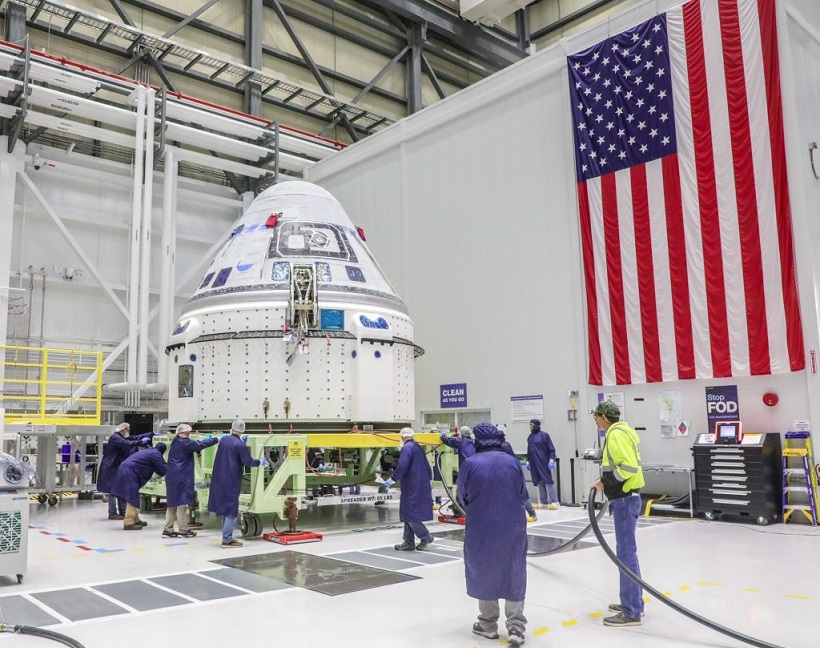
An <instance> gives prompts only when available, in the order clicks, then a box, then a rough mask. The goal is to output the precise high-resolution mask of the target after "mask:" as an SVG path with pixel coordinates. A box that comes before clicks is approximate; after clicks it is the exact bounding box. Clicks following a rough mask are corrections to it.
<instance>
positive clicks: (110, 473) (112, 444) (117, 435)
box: [97, 423, 151, 520]
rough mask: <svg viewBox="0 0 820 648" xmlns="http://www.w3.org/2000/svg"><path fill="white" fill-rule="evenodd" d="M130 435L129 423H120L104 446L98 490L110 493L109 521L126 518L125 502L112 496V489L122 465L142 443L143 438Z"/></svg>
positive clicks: (98, 477)
mask: <svg viewBox="0 0 820 648" xmlns="http://www.w3.org/2000/svg"><path fill="white" fill-rule="evenodd" d="M130 434H131V426H130V425H129V424H128V423H120V424H119V425H118V426H117V429H116V430H114V434H112V435H111V436H110V437H108V440H107V441H106V443H105V445H104V446H103V453H102V455H103V458H102V463H100V472H99V474H98V476H97V490H98V491H99V492H101V493H108V519H109V520H122V519H124V518H125V500H124V499H122V498H120V497H115V496H114V495H112V494H111V489H112V488H113V487H114V480H115V479H116V478H117V469H118V468H119V467H120V464H122V462H123V461H125V460H126V458H127V457H128V455H130V454H131V453H132V452H133V451H134V450H136V449H137V445H138V444H139V442H140V441H141V437H130ZM148 436H151V435H150V434H149V435H148ZM129 437H130V438H129Z"/></svg>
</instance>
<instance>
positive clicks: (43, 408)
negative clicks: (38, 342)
mask: <svg viewBox="0 0 820 648" xmlns="http://www.w3.org/2000/svg"><path fill="white" fill-rule="evenodd" d="M0 349H2V351H3V355H2V359H0V367H2V375H3V379H2V381H0V385H2V390H0V407H3V408H4V409H5V410H6V414H5V421H6V423H31V424H32V425H99V424H100V415H101V409H102V374H103V369H102V352H101V351H88V350H77V349H54V348H40V347H21V346H5V345H0ZM21 357H22V358H24V360H22V361H21ZM32 358H34V359H33V360H32ZM75 358H79V362H75ZM29 374H33V375H34V377H32V378H29ZM20 376H22V377H20ZM75 377H76V378H75ZM83 386H87V387H88V390H89V391H91V395H86V396H76V397H75V396H74V393H73V392H74V391H75V390H77V389H79V388H81V387H83ZM15 388H16V389H15ZM78 403H79V404H81V405H82V406H83V408H84V409H85V408H89V409H91V411H90V412H86V411H82V412H75V413H71V412H69V411H67V410H68V409H69V408H70V407H71V406H72V405H74V404H78Z"/></svg>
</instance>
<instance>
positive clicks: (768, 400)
mask: <svg viewBox="0 0 820 648" xmlns="http://www.w3.org/2000/svg"><path fill="white" fill-rule="evenodd" d="M779 400H780V398H778V396H777V394H775V393H774V392H766V393H765V394H763V402H764V403H765V404H766V405H768V406H769V407H774V406H775V405H777V401H779Z"/></svg>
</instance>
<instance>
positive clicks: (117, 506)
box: [108, 493, 125, 515]
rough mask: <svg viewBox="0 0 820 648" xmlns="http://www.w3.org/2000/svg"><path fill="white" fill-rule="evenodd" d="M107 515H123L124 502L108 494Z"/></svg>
mask: <svg viewBox="0 0 820 648" xmlns="http://www.w3.org/2000/svg"><path fill="white" fill-rule="evenodd" d="M108 515H125V500H124V499H122V498H121V497H114V496H113V495H111V494H110V493H109V494H108Z"/></svg>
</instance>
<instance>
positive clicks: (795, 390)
mask: <svg viewBox="0 0 820 648" xmlns="http://www.w3.org/2000/svg"><path fill="white" fill-rule="evenodd" d="M675 4H678V3H676V2H673V1H672V0H667V1H660V2H652V3H648V4H646V3H645V4H643V5H640V6H638V7H636V8H634V9H631V10H630V11H629V12H627V13H626V14H624V15H621V16H618V17H615V18H612V19H611V20H610V21H608V22H607V23H606V24H602V25H601V26H600V27H597V28H595V29H593V30H590V31H589V32H586V33H584V34H581V35H579V36H578V37H576V38H574V39H572V40H571V41H564V42H562V43H561V44H559V45H558V46H556V47H553V48H551V49H548V50H544V51H543V52H541V53H539V54H537V55H535V56H533V57H531V58H530V59H528V60H525V61H522V62H521V63H519V64H517V65H515V66H513V67H511V68H508V69H507V70H504V71H502V72H500V73H498V74H497V75H495V76H493V77H491V78H489V79H486V80H485V81H483V82H481V83H479V84H476V85H474V86H472V87H471V88H468V89H466V90H464V91H462V92H461V93H459V94H458V95H455V96H453V97H450V98H448V99H447V100H445V101H443V102H441V103H440V104H437V105H436V106H433V107H431V108H429V109H427V110H425V111H424V112H422V113H420V114H417V115H414V116H412V117H410V118H408V119H406V120H405V121H403V122H400V123H398V124H396V125H394V126H393V127H391V128H390V129H387V130H385V131H384V132H382V133H379V134H378V135H376V136H374V137H372V138H370V139H368V140H366V141H364V142H361V143H358V144H356V145H354V146H352V147H350V148H349V149H347V150H346V151H344V152H343V153H341V154H340V155H339V156H337V157H335V158H333V159H331V160H327V161H325V162H322V163H319V164H317V165H315V166H314V167H312V168H311V169H310V170H309V171H308V173H307V177H308V179H309V180H311V181H313V182H317V183H318V184H321V185H322V186H324V187H325V188H327V189H328V190H329V191H331V192H332V193H333V194H334V195H336V197H337V198H339V200H340V201H341V202H342V204H343V205H344V207H345V209H346V210H347V212H348V213H349V214H350V215H351V217H352V218H353V219H354V220H358V222H359V224H360V225H362V226H364V227H365V228H366V230H367V232H368V242H369V243H370V245H371V247H372V249H373V250H374V253H375V254H376V256H377V258H378V259H379V261H380V263H382V265H383V267H384V269H385V271H386V273H387V275H388V277H389V278H390V279H391V280H392V281H393V282H394V283H395V285H396V287H397V289H398V291H399V294H400V295H401V296H402V297H403V298H404V299H405V301H406V302H407V304H408V306H409V308H410V314H411V317H412V318H413V320H414V322H415V325H416V342H417V343H418V344H420V345H421V346H423V347H424V348H425V349H426V350H427V354H426V355H425V356H424V357H422V358H421V359H419V360H418V361H417V371H416V404H417V408H418V410H419V411H420V412H421V411H425V410H431V409H438V408H439V402H438V388H439V385H441V384H445V383H459V382H466V383H468V406H469V407H470V408H483V407H489V408H491V409H492V417H493V422H502V421H507V422H509V420H510V405H509V398H510V397H511V396H514V395H525V394H543V395H544V398H545V416H544V419H545V423H544V427H545V429H547V430H548V431H549V432H550V433H551V434H552V436H553V440H554V442H555V444H556V447H557V448H558V452H559V454H560V455H561V456H562V457H564V458H565V459H567V458H569V457H570V456H572V454H573V453H574V451H575V449H576V447H577V448H579V449H583V448H585V447H588V446H591V445H592V444H593V443H594V440H595V431H594V429H593V425H592V421H591V419H590V417H589V415H588V414H587V413H586V412H587V411H588V410H589V409H590V407H592V405H594V403H595V401H596V394H597V392H599V391H601V389H600V388H599V387H595V386H587V385H586V376H587V366H586V340H585V330H586V328H585V327H586V325H585V315H584V312H585V311H584V298H583V290H582V284H581V276H582V274H581V273H582V266H581V262H580V252H579V235H578V216H577V207H576V195H575V184H574V173H573V162H572V159H573V158H572V150H571V146H572V136H571V127H570V125H569V110H568V109H567V108H568V103H569V99H568V92H567V76H566V70H565V52H571V51H578V50H580V49H583V48H585V47H587V46H589V45H591V44H594V43H596V42H598V41H600V40H602V39H604V38H606V37H607V35H609V34H611V33H616V32H617V31H620V30H622V29H625V28H628V27H630V26H631V25H634V24H636V23H638V22H640V21H642V20H645V19H647V18H648V17H650V16H651V15H654V13H655V11H656V9H657V10H658V11H664V10H665V9H667V8H669V7H671V6H673V5H675ZM791 4H793V5H795V6H796V7H799V8H800V9H801V11H802V12H803V17H805V18H806V19H808V20H810V24H812V25H815V26H820V7H818V6H817V3H816V2H813V1H812V0H800V1H795V2H792V3H791ZM781 20H782V21H783V22H784V26H786V24H785V15H784V14H783V13H782V12H781ZM789 23H790V24H788V25H787V27H786V28H785V29H783V30H782V31H783V35H782V36H781V48H782V51H783V52H784V54H783V56H782V59H781V60H783V61H784V65H786V66H787V67H788V66H793V67H794V69H795V70H800V71H801V73H802V74H801V83H802V82H804V81H805V71H806V70H820V60H818V59H820V44H818V41H817V39H816V34H817V33H818V32H820V29H818V28H817V27H814V28H813V29H814V30H815V32H814V36H815V37H812V38H810V37H808V36H807V35H805V34H803V35H802V36H800V34H799V33H800V32H802V31H805V28H801V27H798V26H797V25H796V24H794V23H795V20H794V19H789ZM794 82H795V85H796V80H794ZM783 83H784V93H785V94H786V95H788V97H789V98H787V100H786V101H785V107H786V119H787V126H789V129H790V130H789V138H790V143H791V148H790V150H789V156H790V158H789V162H790V171H791V180H792V190H793V209H794V219H795V238H796V241H797V260H798V264H799V265H800V277H799V279H800V289H801V299H802V307H803V319H804V325H805V335H806V339H807V346H812V347H815V348H816V347H817V346H818V344H817V332H816V329H817V322H816V318H817V308H816V304H817V303H818V300H817V297H816V289H815V286H817V284H818V282H817V281H815V279H814V277H815V276H816V275H817V269H816V268H815V266H814V260H813V255H812V248H813V247H816V243H818V242H820V223H819V222H818V221H817V219H816V217H812V215H811V214H810V213H809V211H810V209H809V206H810V205H813V204H817V202H818V199H820V196H818V195H815V194H816V193H817V192H819V191H820V181H816V180H814V178H813V177H807V174H810V173H811V171H810V169H808V168H807V167H808V164H807V156H806V147H805V144H806V140H811V139H815V140H817V141H820V133H818V129H819V128H820V127H819V126H818V125H817V123H816V106H817V103H818V102H817V99H818V94H820V72H816V73H815V74H814V77H813V78H811V79H810V80H809V81H808V82H807V83H804V85H803V87H802V88H801V89H800V90H799V92H797V93H795V92H794V91H793V90H792V87H793V86H792V83H793V80H791V79H790V78H789V76H788V75H786V77H785V78H784V80H783ZM807 107H815V108H812V109H811V110H807V109H806V108H807ZM796 115H799V116H800V117H799V120H798V121H797V122H795V116H796ZM818 164H819V165H820V155H818ZM818 170H820V166H818ZM814 216H816V214H815V215H814ZM804 234H806V235H807V236H803V235H804ZM807 374H809V372H800V373H795V374H789V375H783V376H764V377H753V378H742V379H732V380H728V381H726V380H709V381H704V380H694V381H681V382H673V383H663V384H653V385H635V386H628V387H624V388H619V389H613V390H611V391H622V392H624V394H625V398H626V417H627V420H629V422H630V423H631V424H632V425H634V426H635V427H638V428H645V429H644V430H642V431H641V434H642V451H643V457H644V462H645V463H647V464H675V465H688V466H691V465H692V459H691V446H692V443H693V441H694V435H695V434H696V433H697V432H703V431H705V428H706V405H705V395H704V387H706V386H709V385H720V384H736V385H737V386H738V391H739V399H740V410H741V416H742V418H743V420H744V422H745V425H746V429H747V431H762V432H774V431H785V430H788V429H790V428H791V427H792V426H793V421H794V419H797V418H799V419H809V418H811V415H812V413H813V412H812V404H811V403H812V401H816V400H817V398H816V397H817V396H818V393H817V392H818V384H817V377H816V376H812V375H807ZM572 389H579V390H580V392H581V394H580V399H579V402H578V403H577V407H578V427H577V443H576V430H575V429H574V427H573V424H572V423H570V422H568V421H567V409H568V408H569V398H568V391H569V390H572ZM664 390H673V391H679V392H680V393H681V398H682V402H683V414H684V418H685V419H688V420H690V421H691V423H692V432H691V433H690V436H688V437H681V438H675V439H663V438H661V436H660V403H659V398H658V393H659V392H660V391H664ZM767 391H775V392H776V393H777V394H778V395H779V396H780V403H779V404H778V405H777V406H776V407H774V408H769V407H767V406H765V405H764V404H763V402H762V400H761V397H762V395H763V394H764V393H765V392H767ZM818 416H820V413H818V414H816V415H815V417H818ZM526 433H527V428H526V424H525V423H520V424H513V425H511V426H510V430H509V432H508V436H509V437H510V439H511V441H512V442H513V445H514V446H515V448H516V450H519V451H520V450H523V449H524V448H525V438H526ZM565 465H566V464H565ZM567 486H568V481H566V473H565V478H564V487H565V488H566V487H567Z"/></svg>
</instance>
